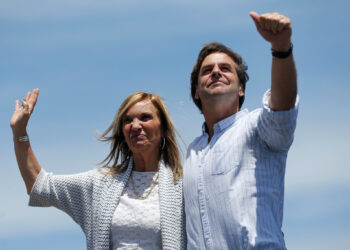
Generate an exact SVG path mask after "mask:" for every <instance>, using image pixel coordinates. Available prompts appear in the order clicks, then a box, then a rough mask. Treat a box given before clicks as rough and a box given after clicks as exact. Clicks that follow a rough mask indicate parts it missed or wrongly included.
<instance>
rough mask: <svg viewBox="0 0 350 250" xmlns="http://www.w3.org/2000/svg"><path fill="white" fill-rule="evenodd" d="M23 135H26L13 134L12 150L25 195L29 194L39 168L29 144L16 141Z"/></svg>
mask: <svg viewBox="0 0 350 250" xmlns="http://www.w3.org/2000/svg"><path fill="white" fill-rule="evenodd" d="M23 135H26V133H22V134H21V135H18V134H17V135H15V134H14V148H15V154H16V159H17V164H18V167H19V170H20V172H21V175H22V178H23V180H24V183H25V185H26V188H27V193H28V194H30V192H31V190H32V187H33V185H34V183H35V180H36V178H37V176H38V174H39V173H40V170H41V167H40V165H39V162H38V160H37V159H36V157H35V155H34V153H33V150H32V148H31V146H30V142H29V141H26V142H20V141H19V140H18V139H19V137H20V136H23Z"/></svg>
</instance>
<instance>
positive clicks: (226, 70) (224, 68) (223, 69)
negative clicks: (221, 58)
mask: <svg viewBox="0 0 350 250" xmlns="http://www.w3.org/2000/svg"><path fill="white" fill-rule="evenodd" d="M221 70H222V71H224V72H229V71H231V69H230V67H228V66H224V67H222V68H221Z"/></svg>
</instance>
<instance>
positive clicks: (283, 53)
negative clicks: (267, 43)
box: [271, 43, 293, 59]
mask: <svg viewBox="0 0 350 250" xmlns="http://www.w3.org/2000/svg"><path fill="white" fill-rule="evenodd" d="M292 52H293V44H292V43H290V48H289V49H288V50H287V51H277V50H274V49H273V48H271V53H272V56H274V57H277V58H281V59H283V58H287V57H288V56H289V55H290V54H292Z"/></svg>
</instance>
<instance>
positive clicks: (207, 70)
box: [202, 68, 211, 75]
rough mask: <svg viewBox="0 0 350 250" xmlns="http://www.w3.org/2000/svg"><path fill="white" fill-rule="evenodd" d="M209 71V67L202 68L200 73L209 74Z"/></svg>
mask: <svg viewBox="0 0 350 250" xmlns="http://www.w3.org/2000/svg"><path fill="white" fill-rule="evenodd" d="M210 72H211V69H209V68H206V69H203V70H202V75H206V74H209V73H210Z"/></svg>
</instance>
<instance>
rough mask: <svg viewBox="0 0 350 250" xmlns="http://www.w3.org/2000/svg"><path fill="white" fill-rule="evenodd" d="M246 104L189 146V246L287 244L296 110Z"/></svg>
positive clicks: (265, 101) (186, 168)
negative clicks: (287, 179)
mask: <svg viewBox="0 0 350 250" xmlns="http://www.w3.org/2000/svg"><path fill="white" fill-rule="evenodd" d="M269 94H270V92H269V91H268V92H266V93H265V95H264V98H263V108H262V109H256V110H254V111H253V112H248V111H247V110H242V111H240V112H238V113H236V114H234V115H232V116H230V117H227V118H225V119H224V120H221V121H220V122H218V123H216V124H215V125H214V135H213V137H212V139H211V141H210V142H209V143H208V134H207V133H206V132H205V129H204V126H203V134H202V136H200V137H198V138H196V139H195V140H194V141H193V142H192V144H191V145H190V146H189V149H188V152H187V156H186V160H185V166H184V196H185V211H186V230H187V240H188V245H187V246H188V249H190V250H191V249H285V248H286V247H285V243H284V239H283V235H282V231H281V227H282V217H283V199H284V175H285V166H286V158H287V152H288V149H289V147H290V146H291V144H292V141H293V134H294V130H295V127H296V118H297V113H298V100H297V101H296V104H295V107H294V108H292V109H291V110H287V111H272V110H271V109H270V108H269V107H268V96H269Z"/></svg>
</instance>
